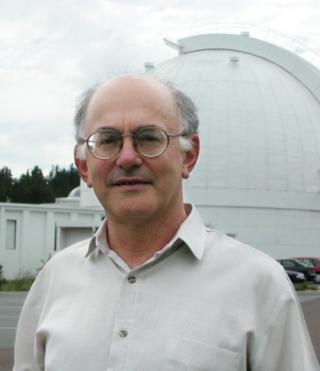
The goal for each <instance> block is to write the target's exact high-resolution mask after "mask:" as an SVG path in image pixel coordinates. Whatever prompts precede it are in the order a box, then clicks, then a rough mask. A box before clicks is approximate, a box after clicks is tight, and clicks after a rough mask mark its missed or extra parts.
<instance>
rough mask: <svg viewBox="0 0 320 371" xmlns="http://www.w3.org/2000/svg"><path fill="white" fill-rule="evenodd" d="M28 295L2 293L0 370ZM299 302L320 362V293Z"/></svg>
mask: <svg viewBox="0 0 320 371" xmlns="http://www.w3.org/2000/svg"><path fill="white" fill-rule="evenodd" d="M25 297H26V293H3V292H0V370H1V371H11V370H12V363H13V345H14V337H15V330H16V326H17V323H18V318H19V313H20V311H21V307H22V304H23V302H24V299H25ZM299 300H300V302H301V304H302V309H303V312H304V315H305V318H306V322H307V325H308V328H309V331H310V336H311V340H312V343H313V346H314V348H315V351H316V354H317V356H318V359H319V361H320V292H319V291H318V292H317V293H314V294H310V293H309V294H301V295H299Z"/></svg>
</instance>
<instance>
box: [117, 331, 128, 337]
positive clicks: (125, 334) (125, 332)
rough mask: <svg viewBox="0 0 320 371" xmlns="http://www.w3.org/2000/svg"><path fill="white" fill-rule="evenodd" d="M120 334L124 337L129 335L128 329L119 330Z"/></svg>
mask: <svg viewBox="0 0 320 371" xmlns="http://www.w3.org/2000/svg"><path fill="white" fill-rule="evenodd" d="M119 336H120V337H122V338H125V337H127V336H128V331H127V330H120V331H119Z"/></svg>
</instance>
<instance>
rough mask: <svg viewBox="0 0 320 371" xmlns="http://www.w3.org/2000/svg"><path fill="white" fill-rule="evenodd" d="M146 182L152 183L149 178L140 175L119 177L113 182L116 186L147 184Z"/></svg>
mask: <svg viewBox="0 0 320 371" xmlns="http://www.w3.org/2000/svg"><path fill="white" fill-rule="evenodd" d="M145 184H151V182H150V181H149V180H147V179H143V178H139V177H122V178H117V179H115V180H114V181H113V182H112V185H113V186H115V187H121V186H136V185H145Z"/></svg>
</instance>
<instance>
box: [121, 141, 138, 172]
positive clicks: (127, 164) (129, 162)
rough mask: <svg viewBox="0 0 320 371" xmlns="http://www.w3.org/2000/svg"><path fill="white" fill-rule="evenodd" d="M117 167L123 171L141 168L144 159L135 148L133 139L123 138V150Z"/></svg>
mask: <svg viewBox="0 0 320 371" xmlns="http://www.w3.org/2000/svg"><path fill="white" fill-rule="evenodd" d="M116 165H117V166H119V167H122V168H123V169H130V168H132V167H139V166H141V165H142V158H141V156H140V155H139V153H137V151H136V150H135V148H134V145H133V141H132V137H131V136H130V135H128V136H123V144H122V148H121V150H120V152H119V155H118V157H117V160H116Z"/></svg>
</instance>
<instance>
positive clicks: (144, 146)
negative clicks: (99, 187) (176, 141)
mask: <svg viewBox="0 0 320 371" xmlns="http://www.w3.org/2000/svg"><path fill="white" fill-rule="evenodd" d="M181 136H186V134H185V133H183V132H182V133H179V134H168V133H167V132H165V131H164V130H163V129H160V128H159V127H153V126H151V127H140V128H138V129H137V130H136V131H135V132H134V133H132V134H121V133H120V132H119V131H117V130H114V129H109V128H101V129H98V130H97V131H95V132H94V133H92V134H91V135H90V136H89V138H88V139H82V140H81V141H80V144H81V143H87V148H88V150H89V152H90V153H91V154H92V155H93V156H94V157H96V158H98V159H101V160H110V159H112V158H113V157H115V156H116V155H117V154H118V153H119V152H120V151H121V149H122V146H123V138H125V137H132V141H133V147H134V149H135V150H136V151H137V152H138V153H139V154H140V155H142V156H144V157H149V158H151V157H157V156H161V155H162V154H163V153H164V152H165V151H166V149H167V147H168V144H169V139H170V138H176V137H181Z"/></svg>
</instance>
